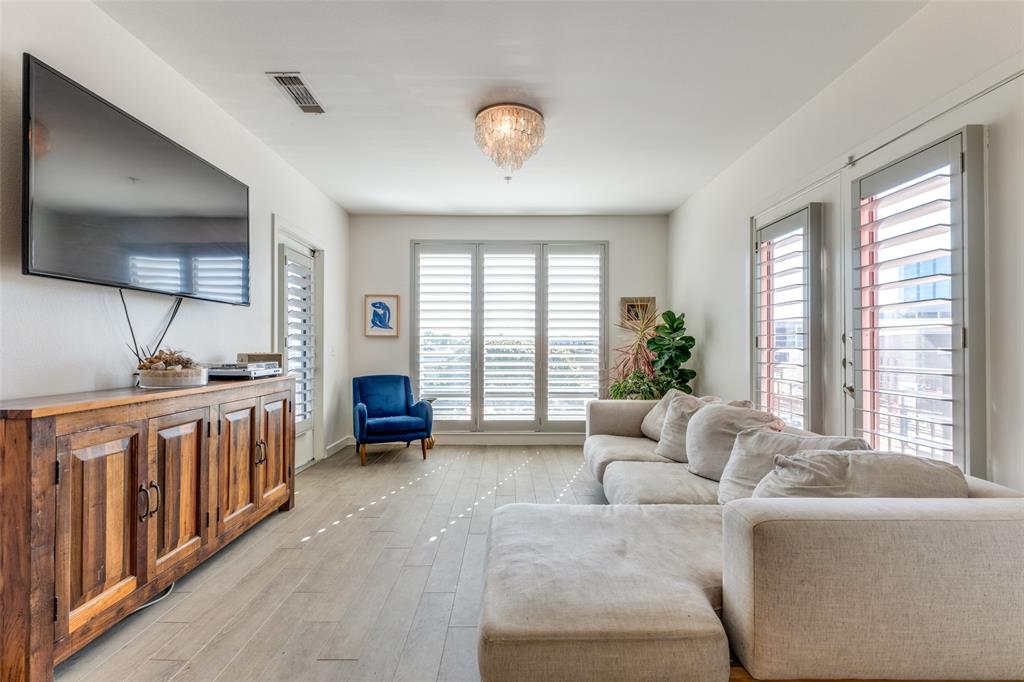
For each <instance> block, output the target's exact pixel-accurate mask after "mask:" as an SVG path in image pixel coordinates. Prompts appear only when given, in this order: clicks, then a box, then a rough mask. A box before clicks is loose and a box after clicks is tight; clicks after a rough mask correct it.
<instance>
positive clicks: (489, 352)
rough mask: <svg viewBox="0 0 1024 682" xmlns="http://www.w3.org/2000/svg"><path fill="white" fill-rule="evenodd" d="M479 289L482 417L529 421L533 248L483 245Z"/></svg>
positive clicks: (534, 295)
mask: <svg viewBox="0 0 1024 682" xmlns="http://www.w3.org/2000/svg"><path fill="white" fill-rule="evenodd" d="M483 289H484V291H483V412H482V416H483V419H484V421H485V422H500V421H512V422H519V423H523V422H525V423H526V424H525V425H526V426H532V425H533V423H534V422H535V420H536V414H537V412H536V372H537V368H536V355H537V353H536V350H537V248H536V247H535V246H532V245H520V246H490V245H486V246H484V247H483ZM513 426H514V425H513Z"/></svg>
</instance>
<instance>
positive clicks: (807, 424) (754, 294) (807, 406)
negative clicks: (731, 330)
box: [749, 202, 825, 433]
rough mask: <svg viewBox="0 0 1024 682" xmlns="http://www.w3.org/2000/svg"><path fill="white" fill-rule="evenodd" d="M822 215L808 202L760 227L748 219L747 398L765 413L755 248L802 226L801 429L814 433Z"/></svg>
mask: <svg viewBox="0 0 1024 682" xmlns="http://www.w3.org/2000/svg"><path fill="white" fill-rule="evenodd" d="M823 213H824V211H823V206H822V204H821V203H819V202H811V203H808V204H805V205H803V206H800V207H799V208H797V209H795V210H792V211H789V212H788V213H786V214H784V215H782V216H780V217H778V218H774V219H773V220H771V221H770V222H767V223H765V224H763V225H758V223H757V219H756V218H751V220H750V225H751V231H750V278H751V279H750V289H749V290H750V395H751V398H752V400H753V402H754V406H755V407H756V408H757V409H767V407H766V406H763V405H761V404H760V394H761V387H760V378H761V377H760V371H759V370H760V367H759V357H758V356H759V353H760V347H759V342H758V339H759V337H760V334H759V331H760V329H759V326H760V317H759V309H760V302H759V294H760V291H759V289H758V281H759V279H760V274H759V270H760V258H759V246H760V244H761V243H762V242H765V241H768V240H771V239H776V238H778V237H780V236H782V235H784V234H786V233H788V232H791V231H792V230H794V229H796V228H797V227H800V226H803V227H804V230H805V239H806V250H805V252H804V259H803V267H804V269H805V272H806V273H807V280H806V282H807V283H806V286H807V299H806V304H805V306H806V307H805V318H806V320H807V331H806V335H807V339H806V349H805V351H804V353H805V355H804V358H805V361H804V397H803V403H804V405H803V412H804V414H803V416H804V425H803V428H804V429H805V430H807V431H814V432H818V433H820V432H821V431H822V429H823V423H824V416H825V415H824V413H825V411H824V405H823V401H824V367H823V364H822V356H823V343H822V339H823V330H822V320H823V319H824V315H823V313H824V308H823V302H824V291H823V285H824V282H823V278H822V271H823V265H822V261H823V259H824V257H825V252H824V248H823V240H822V232H823V229H824V228H823V225H822V222H823V220H822V216H823ZM814 311H821V312H822V315H820V316H815V314H814Z"/></svg>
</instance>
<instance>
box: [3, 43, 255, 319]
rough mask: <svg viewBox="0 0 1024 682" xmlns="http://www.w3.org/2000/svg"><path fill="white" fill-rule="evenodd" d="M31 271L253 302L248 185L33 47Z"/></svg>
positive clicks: (27, 152)
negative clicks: (36, 53) (104, 96)
mask: <svg viewBox="0 0 1024 682" xmlns="http://www.w3.org/2000/svg"><path fill="white" fill-rule="evenodd" d="M24 97H25V99H24V107H25V111H24V130H25V140H24V169H23V170H24V179H25V184H24V211H23V216H24V225H23V235H22V239H23V254H22V256H23V269H24V271H25V273H26V274H33V275H43V276H47V277H59V278H63V279H71V280H76V281H81V282H92V283H95V284H105V285H109V286H115V287H122V288H126V289H140V290H144V291H153V292H159V293H164V294H172V295H175V296H187V297H190V298H198V299H203V300H208V301H218V302H222V303H234V304H238V305H248V304H249V188H248V187H247V186H246V185H244V184H242V183H241V182H239V181H238V180H235V179H234V178H232V177H231V176H229V175H228V174H226V173H224V172H223V171H221V170H219V169H217V168H215V167H214V166H212V165H210V164H209V163H207V162H206V161H204V160H203V159H201V158H199V157H198V156H196V155H195V154H193V153H191V152H190V151H188V150H187V149H185V148H184V147H182V146H180V145H178V144H176V143H175V142H173V141H172V140H170V139H168V138H167V137H164V136H163V135H161V134H160V133H158V132H156V131H155V130H153V129H152V128H150V127H148V126H146V125H145V124H143V123H141V122H140V121H138V120H136V119H135V118H133V117H132V116H130V115H128V114H127V113H125V112H124V111H122V110H120V109H118V108H117V107H115V106H114V105H112V104H110V103H109V102H107V101H105V100H103V99H101V98H100V97H98V96H96V95H95V94H93V93H91V92H90V91H88V90H86V89H85V88H84V87H82V86H81V85H79V84H77V83H75V82H74V81H72V80H70V79H69V78H67V77H66V76H63V75H61V74H60V73H58V72H57V71H55V70H54V69H52V68H50V67H48V66H47V65H45V64H43V63H42V62H40V61H39V60H37V59H35V58H34V57H32V56H31V55H28V54H26V55H25V85H24Z"/></svg>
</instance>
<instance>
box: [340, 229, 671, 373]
mask: <svg viewBox="0 0 1024 682" xmlns="http://www.w3.org/2000/svg"><path fill="white" fill-rule="evenodd" d="M667 237H668V218H667V216H572V217H565V216H559V217H542V216H537V217H533V216H531V217H474V216H457V217H454V216H405V215H401V216H384V215H381V216H378V215H365V216H364V215H355V216H352V220H351V230H350V239H351V269H350V274H351V285H350V290H351V298H350V299H349V333H350V337H349V342H350V346H351V354H350V363H351V369H352V374H353V375H360V374H374V373H381V372H394V373H399V374H407V373H409V366H410V358H411V356H410V345H409V344H410V342H411V340H412V339H411V337H410V335H409V333H408V329H409V319H410V317H409V316H410V313H411V310H410V307H411V299H410V294H411V291H412V290H411V287H410V277H411V275H412V266H411V263H410V257H411V242H412V241H413V240H420V239H451V240H463V241H474V240H475V241H483V240H501V239H511V240H530V239H533V240H590V241H607V242H608V262H609V264H608V293H609V316H608V317H609V324H610V325H614V323H615V321H616V320H617V319H618V305H619V298H620V297H623V296H655V297H657V299H658V305H659V306H661V307H663V306H665V305H666V303H667V284H668V280H667V275H666V261H665V257H664V254H665V249H666V246H667ZM364 294H399V295H400V296H401V297H402V300H401V305H400V316H401V322H400V324H401V331H400V336H399V337H398V338H397V339H394V338H380V337H376V338H367V337H365V336H363V317H362V316H363V296H364ZM613 331H614V330H613ZM609 339H610V341H611V344H610V346H611V347H614V346H615V345H616V337H615V336H614V335H613V336H610V337H609ZM612 356H613V357H614V352H613V353H612Z"/></svg>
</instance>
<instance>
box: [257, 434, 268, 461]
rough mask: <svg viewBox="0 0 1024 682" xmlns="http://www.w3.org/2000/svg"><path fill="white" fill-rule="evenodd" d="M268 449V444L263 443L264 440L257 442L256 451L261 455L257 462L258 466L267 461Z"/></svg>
mask: <svg viewBox="0 0 1024 682" xmlns="http://www.w3.org/2000/svg"><path fill="white" fill-rule="evenodd" d="M266 447H267V444H266V443H265V442H264V441H262V440H258V441H256V449H257V451H258V452H259V453H260V454H259V455H258V458H257V460H256V463H257V464H263V463H264V462H266V461H267V450H266Z"/></svg>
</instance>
